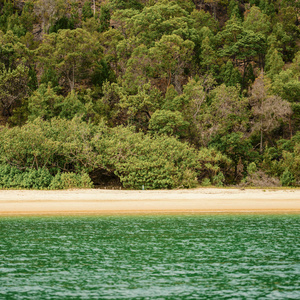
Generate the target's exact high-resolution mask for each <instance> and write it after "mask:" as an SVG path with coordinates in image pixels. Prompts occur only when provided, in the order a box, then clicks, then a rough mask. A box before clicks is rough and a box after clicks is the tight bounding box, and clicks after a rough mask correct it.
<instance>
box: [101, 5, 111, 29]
mask: <svg viewBox="0 0 300 300" xmlns="http://www.w3.org/2000/svg"><path fill="white" fill-rule="evenodd" d="M110 17H111V16H110V11H109V7H108V6H105V5H101V9H100V17H99V20H100V26H99V32H104V31H107V30H108V29H109V27H110Z"/></svg>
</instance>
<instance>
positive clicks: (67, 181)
mask: <svg viewBox="0 0 300 300" xmlns="http://www.w3.org/2000/svg"><path fill="white" fill-rule="evenodd" d="M92 187H93V183H92V181H91V178H90V177H89V175H88V174H87V173H79V174H76V173H72V172H71V173H60V172H58V173H57V174H56V175H55V176H54V177H53V179H52V181H51V183H50V185H49V189H50V190H60V189H89V188H92Z"/></svg>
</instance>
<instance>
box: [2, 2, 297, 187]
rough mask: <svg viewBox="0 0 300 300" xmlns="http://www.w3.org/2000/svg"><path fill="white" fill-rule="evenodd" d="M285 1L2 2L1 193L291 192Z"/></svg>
mask: <svg viewBox="0 0 300 300" xmlns="http://www.w3.org/2000/svg"><path fill="white" fill-rule="evenodd" d="M299 9H300V2H299V1H297V0H275V1H270V0H249V1H246V0H245V1H242V0H239V1H238V0H194V1H192V0H173V1H170V0H102V1H100V0H98V1H96V0H92V1H85V0H78V1H77V0H67V1H63V0H23V1H21V0H14V1H13V0H1V1H0V115H1V116H0V124H1V127H0V141H1V143H0V187H1V188H36V189H59V188H70V187H92V186H93V185H94V186H102V187H104V186H108V187H109V186H111V185H113V186H117V187H121V186H123V187H125V188H137V189H141V188H142V186H144V187H145V188H146V189H155V188H191V187H196V186H198V185H202V186H209V185H215V186H223V185H240V186H264V187H267V186H269V187H271V186H299V185H300V82H299V78H300V51H299V46H300V39H299V37H300V35H299V34H300V28H299V21H300V19H299Z"/></svg>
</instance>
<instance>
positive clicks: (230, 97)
mask: <svg viewBox="0 0 300 300" xmlns="http://www.w3.org/2000/svg"><path fill="white" fill-rule="evenodd" d="M210 97H211V103H206V105H205V108H204V109H203V111H201V114H199V117H198V124H199V125H198V126H199V131H200V134H201V140H202V143H203V145H205V146H207V145H208V144H209V142H210V141H212V140H213V138H215V137H216V136H217V135H224V134H229V133H231V132H245V131H246V130H247V121H248V118H247V104H248V103H247V99H243V98H241V97H240V95H239V87H232V86H229V87H226V86H225V85H224V84H222V85H221V86H219V87H217V88H215V89H214V90H213V91H212V92H211V93H210Z"/></svg>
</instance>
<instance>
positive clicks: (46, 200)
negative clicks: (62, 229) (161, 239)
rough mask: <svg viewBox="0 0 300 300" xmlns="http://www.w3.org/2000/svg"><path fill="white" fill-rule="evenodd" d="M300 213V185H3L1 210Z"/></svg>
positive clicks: (14, 212)
mask: <svg viewBox="0 0 300 300" xmlns="http://www.w3.org/2000/svg"><path fill="white" fill-rule="evenodd" d="M181 213H198V214H201V213H300V189H290V190H268V189H265V190H262V189H255V190H254V189H245V190H242V189H217V188H199V189H191V190H156V191H128V190H105V189H88V190H63V191H32V190H30V191H28V190H0V215H1V216H10V215H15V216H22V215H74V214H75V215H76V214H82V215H116V214H181Z"/></svg>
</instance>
